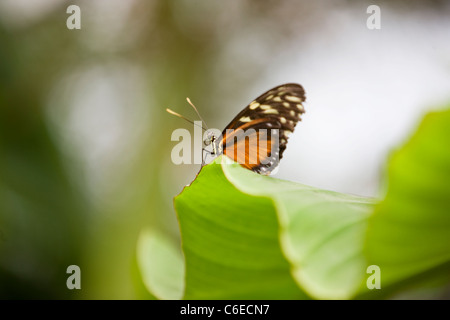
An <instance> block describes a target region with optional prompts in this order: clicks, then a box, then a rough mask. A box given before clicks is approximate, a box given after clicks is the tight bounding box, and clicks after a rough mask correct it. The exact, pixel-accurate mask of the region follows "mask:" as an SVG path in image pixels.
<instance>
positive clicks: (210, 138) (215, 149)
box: [203, 129, 221, 155]
mask: <svg viewBox="0 0 450 320" xmlns="http://www.w3.org/2000/svg"><path fill="white" fill-rule="evenodd" d="M204 137H205V139H204V140H203V143H204V144H205V146H209V145H211V147H212V154H214V155H218V154H219V153H220V152H221V150H220V149H221V148H220V147H219V143H218V142H219V139H218V135H217V133H216V132H215V130H214V129H208V130H207V131H206V132H205V136H204Z"/></svg>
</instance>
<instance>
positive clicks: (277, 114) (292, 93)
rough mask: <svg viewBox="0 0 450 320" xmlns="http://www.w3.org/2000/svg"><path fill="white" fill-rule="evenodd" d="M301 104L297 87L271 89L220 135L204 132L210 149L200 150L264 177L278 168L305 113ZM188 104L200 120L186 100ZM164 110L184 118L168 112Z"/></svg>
mask: <svg viewBox="0 0 450 320" xmlns="http://www.w3.org/2000/svg"><path fill="white" fill-rule="evenodd" d="M304 101H305V91H304V89H303V87H302V86H301V85H299V84H296V83H287V84H282V85H279V86H277V87H275V88H272V89H270V90H268V91H266V92H264V93H263V94H262V95H260V96H259V97H257V98H256V99H255V100H253V101H252V102H250V103H249V104H248V105H247V106H246V107H245V108H244V109H243V110H242V111H241V112H239V113H238V114H237V115H236V116H235V117H234V119H233V120H231V122H230V123H229V124H228V125H227V126H226V127H225V129H224V130H223V131H222V134H221V135H220V136H217V135H216V134H214V132H212V131H210V130H207V131H206V134H205V136H206V138H205V140H204V141H203V143H204V145H205V146H210V145H211V150H207V149H206V148H203V150H204V151H206V152H207V153H209V154H211V155H213V156H219V155H222V154H224V155H226V156H227V157H229V158H231V159H233V160H234V161H235V162H237V163H239V164H240V165H241V166H242V167H244V168H246V169H249V170H252V171H254V172H256V173H259V174H263V175H268V174H270V173H271V172H272V171H273V169H274V168H276V167H277V166H278V164H279V162H280V159H281V158H282V156H283V152H284V150H285V149H286V144H287V141H288V139H289V136H290V135H291V134H292V133H293V132H294V128H295V126H296V125H297V123H298V122H299V121H301V116H302V114H303V113H305V109H304V107H303V102H304ZM188 102H189V103H190V104H191V105H192V107H193V108H194V109H195V111H196V112H197V114H198V115H199V117H200V118H201V116H200V114H199V113H198V111H197V109H196V108H195V106H194V105H193V104H192V103H191V102H190V100H189V99H188ZM167 111H168V112H170V113H172V114H175V115H177V116H180V117H182V118H184V117H183V116H181V115H179V114H177V113H175V112H173V111H171V110H170V109H168V110H167ZM184 119H186V118H184ZM201 119H202V118H201ZM186 120H188V119H186ZM188 121H190V120H188ZM202 121H203V119H202ZM190 122H192V121H190ZM203 122H204V121H203ZM202 166H203V163H202Z"/></svg>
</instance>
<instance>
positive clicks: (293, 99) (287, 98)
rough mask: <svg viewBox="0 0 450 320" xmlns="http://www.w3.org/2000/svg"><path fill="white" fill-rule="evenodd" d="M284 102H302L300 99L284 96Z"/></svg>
mask: <svg viewBox="0 0 450 320" xmlns="http://www.w3.org/2000/svg"><path fill="white" fill-rule="evenodd" d="M284 98H285V99H286V100H289V101H292V102H302V99H300V98H299V97H296V96H286V97H284Z"/></svg>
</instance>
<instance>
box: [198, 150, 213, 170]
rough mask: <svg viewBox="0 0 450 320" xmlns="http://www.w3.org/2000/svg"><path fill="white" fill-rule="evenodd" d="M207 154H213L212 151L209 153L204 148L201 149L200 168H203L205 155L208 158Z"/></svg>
mask: <svg viewBox="0 0 450 320" xmlns="http://www.w3.org/2000/svg"><path fill="white" fill-rule="evenodd" d="M208 153H209V154H214V152H213V151H209V150H207V149H206V148H202V166H201V167H200V168H203V166H204V165H205V160H206V157H205V154H206V156H208Z"/></svg>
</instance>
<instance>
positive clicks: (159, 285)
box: [137, 230, 184, 300]
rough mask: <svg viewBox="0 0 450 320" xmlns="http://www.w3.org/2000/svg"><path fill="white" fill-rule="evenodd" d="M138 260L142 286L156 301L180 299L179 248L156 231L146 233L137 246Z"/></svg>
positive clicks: (181, 285)
mask: <svg viewBox="0 0 450 320" xmlns="http://www.w3.org/2000/svg"><path fill="white" fill-rule="evenodd" d="M137 260H138V265H139V269H140V270H141V273H142V280H143V282H144V285H145V287H146V288H147V290H148V291H149V292H151V293H152V294H153V295H154V296H155V297H156V298H158V299H167V300H178V299H181V298H182V296H183V289H184V262H183V256H182V253H181V250H180V248H179V247H178V248H177V246H176V245H175V244H174V243H173V242H172V241H170V239H169V238H168V237H166V236H164V235H162V234H161V233H159V232H155V231H153V230H145V231H143V232H142V233H141V235H140V237H139V240H138V245H137Z"/></svg>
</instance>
